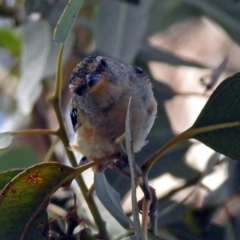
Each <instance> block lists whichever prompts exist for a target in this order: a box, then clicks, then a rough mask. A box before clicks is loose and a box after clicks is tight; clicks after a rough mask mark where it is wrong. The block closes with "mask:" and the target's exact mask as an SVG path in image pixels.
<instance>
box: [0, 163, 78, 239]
mask: <svg viewBox="0 0 240 240" xmlns="http://www.w3.org/2000/svg"><path fill="white" fill-rule="evenodd" d="M76 172H77V171H76V170H75V169H73V168H71V167H68V166H66V165H63V164H59V163H41V164H37V165H35V166H33V167H30V168H28V169H26V170H25V171H23V172H22V173H20V174H18V175H17V177H15V178H14V179H13V180H12V181H11V182H9V183H8V184H7V185H6V186H5V188H4V189H3V190H2V192H1V194H0V211H1V215H0V225H1V226H2V227H1V228H0V239H41V240H42V239H48V219H47V212H46V207H47V204H48V201H49V198H50V196H51V195H52V194H53V193H54V192H55V191H56V190H57V189H58V188H59V187H61V186H62V185H63V184H65V183H67V182H69V181H71V180H72V179H73V178H74V177H75V176H76ZM3 226H4V227H3ZM13 226H14V227H13Z"/></svg>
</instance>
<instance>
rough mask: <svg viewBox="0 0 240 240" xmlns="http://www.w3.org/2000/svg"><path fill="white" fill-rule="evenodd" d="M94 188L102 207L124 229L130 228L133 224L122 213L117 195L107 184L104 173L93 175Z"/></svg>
mask: <svg viewBox="0 0 240 240" xmlns="http://www.w3.org/2000/svg"><path fill="white" fill-rule="evenodd" d="M94 187H95V190H96V193H97V196H98V198H99V200H100V201H101V203H102V204H103V206H104V207H105V208H106V209H107V210H108V211H109V212H110V213H111V215H112V216H113V217H114V218H115V219H116V220H117V221H118V222H119V224H120V225H121V226H122V227H124V228H125V229H129V228H132V227H133V225H134V223H133V222H132V220H131V219H130V218H128V217H127V216H126V214H125V213H124V212H123V209H122V205H121V201H120V196H119V193H118V192H117V191H116V190H115V189H114V188H113V187H112V186H111V185H110V184H109V183H108V182H107V180H106V178H105V175H104V173H95V174H94Z"/></svg>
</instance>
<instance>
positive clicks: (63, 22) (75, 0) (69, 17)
mask: <svg viewBox="0 0 240 240" xmlns="http://www.w3.org/2000/svg"><path fill="white" fill-rule="evenodd" d="M83 2H84V1H83V0H69V2H68V4H67V6H66V8H65V9H64V11H63V13H62V16H61V17H60V19H59V21H58V23H57V26H56V28H55V31H54V41H56V42H57V43H64V42H65V41H66V39H67V36H68V34H69V32H70V30H71V29H72V26H73V23H74V21H75V19H76V17H77V14H78V12H79V10H80V8H81V7H82V4H83Z"/></svg>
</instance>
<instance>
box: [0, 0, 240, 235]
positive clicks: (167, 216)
mask: <svg viewBox="0 0 240 240" xmlns="http://www.w3.org/2000/svg"><path fill="white" fill-rule="evenodd" d="M66 4H67V1H63V0H35V1H31V0H25V1H17V0H5V1H4V0H1V1H0V131H1V132H6V131H13V130H18V129H30V128H52V129H56V128H57V121H56V118H55V114H54V111H53V109H52V107H51V105H50V104H49V102H48V99H49V97H50V96H51V94H52V91H53V85H54V77H55V65H56V59H57V54H58V51H59V45H57V44H56V43H54V42H53V40H52V39H53V32H54V28H55V26H56V24H57V22H58V20H59V17H60V16H61V14H62V12H63V10H64V7H65V6H66ZM239 44H240V1H237V0H88V1H85V3H84V5H83V7H82V8H81V10H80V12H79V14H78V16H77V19H76V21H75V24H74V26H73V28H72V31H71V33H70V35H69V37H68V40H67V43H66V46H65V51H64V59H63V84H62V99H61V105H62V113H63V115H64V119H65V124H66V127H67V129H68V133H69V138H70V139H73V137H74V132H73V130H72V126H71V121H70V117H69V101H70V97H71V96H70V92H69V89H68V79H69V76H70V73H71V71H72V69H73V68H74V67H75V65H76V64H77V63H78V62H79V61H81V59H82V58H84V57H86V56H88V55H92V54H100V55H105V56H109V57H112V58H115V59H117V60H119V61H121V62H123V63H126V64H131V65H137V66H139V67H141V68H142V69H144V71H145V72H147V73H148V74H149V76H150V79H151V81H152V83H153V86H154V93H155V97H156V99H157V102H158V114H157V118H156V121H155V124H154V126H153V129H152V131H151V133H150V135H149V137H148V141H149V143H148V144H147V145H146V146H145V147H144V149H142V151H141V152H140V153H138V154H137V155H136V160H137V162H138V163H139V164H140V163H142V162H143V161H144V159H146V157H147V156H149V155H150V154H151V153H153V152H154V151H156V150H157V149H159V148H160V147H161V146H162V145H163V144H164V143H166V142H167V141H168V140H169V139H171V138H172V137H173V136H175V135H176V134H178V133H180V132H182V131H184V130H186V129H187V128H189V127H190V126H191V125H192V124H193V123H194V121H195V120H196V118H197V116H198V114H199V113H200V111H201V109H202V108H203V106H204V104H205V103H206V101H207V100H208V98H209V96H210V95H211V93H212V91H213V90H214V89H215V88H216V86H217V85H218V84H219V83H220V82H221V81H222V80H223V79H225V78H226V77H228V76H231V75H233V74H234V73H236V72H238V71H239V68H240V57H239V56H240V48H239ZM77 158H78V159H80V158H81V156H79V155H77ZM49 160H51V161H59V162H64V163H66V164H68V161H67V159H66V157H65V155H64V150H63V148H62V145H61V143H60V142H59V141H58V139H55V138H54V137H51V136H44V135H34V136H25V135H23V136H18V137H16V138H15V139H14V143H13V145H12V146H11V147H10V148H8V149H6V150H4V151H1V152H0V170H1V171H3V170H7V169H12V168H19V167H23V168H25V167H29V166H31V165H33V164H36V163H38V162H41V161H49ZM239 170H240V165H239V163H238V162H237V161H235V160H232V159H229V158H227V157H225V156H222V155H220V154H219V153H216V152H214V151H213V150H212V149H210V148H207V147H206V146H205V145H203V144H202V143H199V142H197V141H193V140H191V141H188V142H183V143H182V144H180V145H178V146H176V147H175V148H173V149H172V150H171V151H169V152H168V153H167V154H165V155H164V156H163V157H161V159H160V160H158V161H157V163H156V164H155V165H154V167H153V169H152V170H151V172H150V175H149V177H150V185H151V186H152V187H154V188H155V189H156V193H157V196H158V198H159V216H158V226H159V231H160V232H161V236H163V237H165V238H166V239H173V240H175V239H176V240H177V239H186V240H188V239H189V240H195V239H207V240H208V239H209V240H210V239H218V240H226V239H228V240H237V239H239V238H240V237H239V236H240V227H239V226H240V214H239V213H240V192H239V185H240V177H239V174H238V172H239ZM105 174H106V177H107V179H108V181H109V183H110V184H111V185H112V186H113V188H115V189H116V190H117V192H119V194H120V196H121V199H122V202H123V208H124V211H125V212H126V213H127V214H128V215H131V204H130V197H129V189H130V187H131V185H130V181H129V180H128V179H125V178H123V177H122V176H120V175H119V176H118V175H116V173H114V172H112V171H110V170H107V171H106V173H105ZM84 177H85V179H86V181H87V184H88V186H91V184H92V181H93V174H92V170H89V171H86V172H85V173H84ZM75 191H76V192H78V191H79V190H78V189H76V190H75ZM78 194H79V197H80V198H81V193H80V192H78ZM60 195H61V194H60ZM140 195H141V193H140V191H139V198H140V197H141V196H140ZM67 196H69V198H70V197H71V194H70V195H67ZM58 197H59V196H58V195H57V194H56V196H55V200H56V199H57V198H58ZM65 197H66V196H65ZM55 202H57V201H55ZM99 204H100V203H99ZM101 207H102V206H101ZM102 208H103V207H102ZM79 211H80V212H81V214H86V215H88V211H87V207H86V206H85V205H84V203H82V204H81V206H79ZM102 213H103V215H104V216H105V217H107V218H109V219H110V215H109V214H108V212H107V211H105V210H104V208H103V210H102ZM108 228H109V229H111V234H112V237H115V236H117V235H119V234H121V233H123V232H124V230H123V229H122V228H121V227H120V225H118V224H117V223H116V222H114V221H113V220H111V221H108Z"/></svg>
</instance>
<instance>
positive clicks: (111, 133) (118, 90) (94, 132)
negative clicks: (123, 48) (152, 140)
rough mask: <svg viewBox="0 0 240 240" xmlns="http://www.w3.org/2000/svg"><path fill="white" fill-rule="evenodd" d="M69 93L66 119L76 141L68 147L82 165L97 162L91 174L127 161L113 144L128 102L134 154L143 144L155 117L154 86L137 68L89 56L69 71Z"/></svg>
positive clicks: (122, 125)
mask: <svg viewBox="0 0 240 240" xmlns="http://www.w3.org/2000/svg"><path fill="white" fill-rule="evenodd" d="M69 88H70V91H71V92H72V97H71V102H70V118H71V122H72V126H73V130H74V131H75V139H74V141H73V142H72V143H71V144H70V146H71V148H72V149H73V150H76V151H79V152H80V153H81V154H82V155H83V156H84V159H86V158H87V159H88V160H89V161H94V162H96V165H95V166H94V167H93V170H94V171H95V172H101V171H103V169H104V168H105V167H106V163H99V164H98V161H99V160H100V159H102V158H105V157H108V156H109V158H110V162H112V160H113V162H114V161H115V163H116V161H118V160H119V162H121V159H126V158H125V157H126V155H124V154H123V148H122V146H121V144H119V143H117V141H116V139H118V138H119V137H120V136H122V135H123V134H124V132H125V121H126V114H127V109H128V104H129V100H130V98H131V113H132V129H133V141H132V142H133V151H134V152H135V153H136V152H138V151H140V150H141V148H142V147H143V146H144V145H145V144H146V143H147V141H146V137H147V135H148V133H149V131H150V129H151V128H152V126H153V123H154V121H155V118H156V114H157V102H156V100H155V97H154V94H153V90H152V84H151V82H150V79H149V77H148V75H147V74H145V73H144V71H143V70H142V69H141V68H139V67H134V66H131V65H127V64H123V63H121V62H119V61H117V60H114V59H112V58H109V57H105V56H96V55H93V56H88V57H86V58H84V59H83V60H82V61H81V62H80V63H78V64H77V65H76V67H75V68H74V69H73V71H72V73H71V76H70V81H69Z"/></svg>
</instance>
